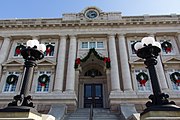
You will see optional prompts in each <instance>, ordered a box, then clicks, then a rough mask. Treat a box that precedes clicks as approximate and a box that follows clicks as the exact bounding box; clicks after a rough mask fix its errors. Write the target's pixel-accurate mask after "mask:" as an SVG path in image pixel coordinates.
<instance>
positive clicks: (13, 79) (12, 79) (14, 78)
mask: <svg viewBox="0 0 180 120" xmlns="http://www.w3.org/2000/svg"><path fill="white" fill-rule="evenodd" d="M17 80H18V76H17V75H9V76H8V77H7V79H6V82H7V83H8V84H14V83H16V81H17Z"/></svg>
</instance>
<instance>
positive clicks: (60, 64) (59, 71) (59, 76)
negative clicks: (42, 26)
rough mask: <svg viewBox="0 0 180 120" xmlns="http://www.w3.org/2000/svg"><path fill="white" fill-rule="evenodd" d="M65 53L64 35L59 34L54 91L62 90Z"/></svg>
mask: <svg viewBox="0 0 180 120" xmlns="http://www.w3.org/2000/svg"><path fill="white" fill-rule="evenodd" d="M65 54H66V36H60V42H59V49H58V58H57V66H56V76H55V84H54V91H55V92H62V90H63V81H64V65H65Z"/></svg>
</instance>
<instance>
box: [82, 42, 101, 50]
mask: <svg viewBox="0 0 180 120" xmlns="http://www.w3.org/2000/svg"><path fill="white" fill-rule="evenodd" d="M81 48H83V49H91V48H97V49H102V48H104V42H102V41H98V42H97V41H94V42H81Z"/></svg>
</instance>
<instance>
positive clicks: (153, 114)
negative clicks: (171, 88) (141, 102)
mask: <svg viewBox="0 0 180 120" xmlns="http://www.w3.org/2000/svg"><path fill="white" fill-rule="evenodd" d="M140 119H141V120H180V107H178V106H176V105H161V106H153V107H149V108H147V109H145V110H144V112H142V113H141V115H140Z"/></svg>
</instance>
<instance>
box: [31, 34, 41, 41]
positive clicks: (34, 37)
mask: <svg viewBox="0 0 180 120" xmlns="http://www.w3.org/2000/svg"><path fill="white" fill-rule="evenodd" d="M31 37H32V39H33V40H34V39H37V40H39V36H38V35H31Z"/></svg>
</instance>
